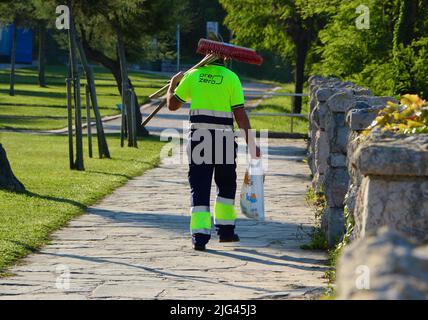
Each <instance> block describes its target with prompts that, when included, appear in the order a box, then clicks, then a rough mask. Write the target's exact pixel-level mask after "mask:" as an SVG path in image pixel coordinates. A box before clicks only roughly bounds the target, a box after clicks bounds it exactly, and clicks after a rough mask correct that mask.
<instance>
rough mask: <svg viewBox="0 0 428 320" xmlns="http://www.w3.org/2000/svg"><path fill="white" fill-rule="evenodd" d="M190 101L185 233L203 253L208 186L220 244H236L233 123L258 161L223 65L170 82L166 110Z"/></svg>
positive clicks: (235, 84) (233, 80) (240, 96)
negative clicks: (187, 225) (213, 185)
mask: <svg viewBox="0 0 428 320" xmlns="http://www.w3.org/2000/svg"><path fill="white" fill-rule="evenodd" d="M189 99H190V100H191V105H190V131H189V140H188V141H189V142H188V145H187V154H188V158H189V172H188V178H189V183H190V189H191V209H190V212H191V219H190V230H191V234H192V244H193V248H194V249H195V250H200V251H202V250H205V246H206V244H207V243H208V241H209V240H210V238H211V214H210V193H211V183H212V178H213V176H214V181H215V183H216V185H217V198H216V201H215V205H214V224H215V227H216V230H217V234H218V236H219V239H220V242H237V241H239V237H238V235H237V234H236V233H235V220H236V212H235V207H234V201H235V194H236V156H237V144H236V142H235V132H234V131H233V119H234V118H235V120H236V122H237V124H238V126H239V128H240V129H241V131H242V132H244V133H245V139H246V142H247V145H248V147H249V152H250V155H251V157H252V158H258V157H260V149H259V147H258V146H256V144H255V140H254V137H253V136H251V135H250V134H249V130H250V128H251V127H250V121H249V119H248V117H247V114H246V112H245V110H244V93H243V90H242V86H241V82H240V80H239V78H238V76H237V75H236V74H235V73H234V72H233V71H231V70H230V69H228V68H227V67H226V66H225V65H224V63H222V62H219V61H216V62H213V63H211V64H209V65H206V66H203V67H200V68H197V69H194V70H192V71H190V72H189V73H187V74H186V75H184V74H183V73H182V72H179V73H177V74H176V75H175V76H174V77H173V78H172V79H171V82H170V86H169V89H168V94H167V103H168V108H169V110H171V111H175V110H177V109H179V108H180V107H181V106H182V104H183V103H185V102H187V101H188V100H189Z"/></svg>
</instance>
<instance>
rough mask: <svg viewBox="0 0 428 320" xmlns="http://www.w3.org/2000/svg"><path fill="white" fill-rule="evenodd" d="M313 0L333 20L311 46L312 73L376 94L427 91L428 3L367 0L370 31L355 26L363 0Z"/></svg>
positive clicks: (402, 0) (319, 9)
mask: <svg viewBox="0 0 428 320" xmlns="http://www.w3.org/2000/svg"><path fill="white" fill-rule="evenodd" d="M310 2H313V1H310ZM314 2H316V3H317V4H318V8H317V9H316V11H317V12H319V13H323V14H325V15H327V16H328V17H329V19H328V23H327V25H326V27H325V28H324V29H323V30H321V31H320V33H319V39H320V43H319V44H318V45H317V46H316V48H314V50H313V54H312V56H313V57H314V60H313V62H314V64H313V65H312V66H311V70H310V73H318V74H321V75H324V76H328V75H335V76H338V77H341V78H343V79H346V80H351V81H354V82H356V83H358V84H361V85H363V86H366V87H369V88H370V89H372V90H373V92H374V93H375V94H377V95H393V94H394V93H400V92H415V93H416V92H417V93H419V94H421V95H422V96H425V95H426V94H427V92H428V91H427V86H428V84H427V83H428V81H427V78H428V76H427V74H428V73H427V68H428V67H427V65H428V55H427V40H426V38H427V36H428V22H427V21H428V19H427V18H428V10H427V9H428V3H427V2H426V1H413V0H393V1H386V0H370V1H366V2H365V3H364V5H366V6H368V8H369V10H370V28H369V29H358V28H357V27H356V23H355V22H356V19H357V17H358V16H359V14H358V13H356V8H357V7H358V6H359V5H361V4H362V3H361V1H359V0H349V1H339V2H336V3H333V4H329V2H331V1H328V0H321V1H318V0H314Z"/></svg>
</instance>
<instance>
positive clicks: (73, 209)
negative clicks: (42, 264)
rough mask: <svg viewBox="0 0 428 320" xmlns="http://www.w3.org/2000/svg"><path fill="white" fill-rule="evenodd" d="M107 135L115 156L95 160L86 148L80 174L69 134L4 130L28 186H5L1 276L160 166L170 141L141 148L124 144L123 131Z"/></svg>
mask: <svg viewBox="0 0 428 320" xmlns="http://www.w3.org/2000/svg"><path fill="white" fill-rule="evenodd" d="M107 139H108V143H109V148H110V151H111V154H112V159H102V160H101V159H97V158H94V159H89V158H88V157H87V152H86V153H85V159H84V160H85V168H86V171H84V172H78V171H71V170H70V169H69V168H68V144H67V137H65V136H43V135H31V134H24V133H0V140H1V143H2V144H3V146H4V148H5V149H6V152H7V153H8V158H9V161H10V162H11V165H12V168H13V170H14V173H15V175H16V176H17V177H18V178H19V179H20V180H21V181H22V182H23V183H24V185H25V186H26V188H27V190H28V192H27V193H26V194H15V193H10V192H5V191H1V190H0V276H1V275H2V274H3V275H5V268H6V267H8V266H11V265H12V264H13V263H14V262H16V261H17V260H18V259H19V258H21V257H23V256H25V255H26V254H27V253H29V252H31V251H33V250H35V249H37V248H40V247H41V246H42V245H43V244H46V243H47V242H48V240H49V235H50V233H51V232H52V231H54V230H56V229H58V228H60V227H61V226H63V225H64V224H65V223H66V222H67V221H69V220H70V219H71V218H73V217H75V216H76V215H78V214H80V213H82V212H83V211H84V209H85V208H86V207H87V206H89V205H92V204H94V203H95V202H96V201H97V200H99V199H100V198H102V197H103V196H105V195H107V194H109V193H111V192H112V191H113V190H114V189H115V188H117V187H119V186H120V185H122V184H123V183H124V182H126V181H127V180H128V179H129V178H131V177H134V176H137V175H140V174H142V173H143V172H144V171H146V170H148V169H150V168H152V167H154V166H156V165H157V164H158V162H159V152H160V149H161V147H162V146H163V145H164V143H163V142H160V141H159V138H157V137H149V138H144V139H143V140H142V141H140V142H139V149H133V148H120V139H119V137H118V136H117V135H108V138H107ZM96 145H97V143H96V138H95V141H94V146H96ZM85 151H86V150H85ZM94 154H97V151H96V150H94Z"/></svg>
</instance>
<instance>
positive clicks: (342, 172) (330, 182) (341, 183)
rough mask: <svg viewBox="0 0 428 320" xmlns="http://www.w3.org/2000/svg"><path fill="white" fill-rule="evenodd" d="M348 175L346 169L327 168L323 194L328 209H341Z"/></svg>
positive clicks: (346, 189) (346, 188)
mask: <svg viewBox="0 0 428 320" xmlns="http://www.w3.org/2000/svg"><path fill="white" fill-rule="evenodd" d="M348 184H349V175H348V171H347V169H346V167H340V168H333V167H328V168H327V171H326V173H325V178H324V192H325V195H326V199H327V205H328V206H329V207H337V208H342V210H343V201H344V199H345V195H346V192H347V191H348Z"/></svg>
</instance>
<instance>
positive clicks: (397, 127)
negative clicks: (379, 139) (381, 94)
mask: <svg viewBox="0 0 428 320" xmlns="http://www.w3.org/2000/svg"><path fill="white" fill-rule="evenodd" d="M376 127H380V128H381V129H382V130H387V131H393V132H396V133H404V134H420V133H428V102H426V101H424V100H422V99H421V98H420V97H418V96H417V95H411V94H406V95H403V96H402V97H401V101H400V104H395V103H392V102H389V103H388V105H387V106H386V107H385V108H384V109H382V110H381V111H379V114H378V116H377V118H376V119H375V121H374V122H373V124H372V125H371V126H370V127H369V128H368V129H367V132H368V131H371V130H373V129H374V128H376Z"/></svg>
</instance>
